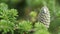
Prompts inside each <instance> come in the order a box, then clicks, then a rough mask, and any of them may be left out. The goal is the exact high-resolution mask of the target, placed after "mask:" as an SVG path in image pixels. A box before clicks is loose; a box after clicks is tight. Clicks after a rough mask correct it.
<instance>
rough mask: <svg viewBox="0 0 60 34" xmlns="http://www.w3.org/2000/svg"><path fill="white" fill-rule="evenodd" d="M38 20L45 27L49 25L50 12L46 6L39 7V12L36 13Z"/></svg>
mask: <svg viewBox="0 0 60 34" xmlns="http://www.w3.org/2000/svg"><path fill="white" fill-rule="evenodd" d="M38 21H40V22H41V23H43V24H44V25H45V26H46V27H47V28H49V25H50V12H49V9H48V8H47V6H44V7H42V8H41V10H40V13H39V14H38Z"/></svg>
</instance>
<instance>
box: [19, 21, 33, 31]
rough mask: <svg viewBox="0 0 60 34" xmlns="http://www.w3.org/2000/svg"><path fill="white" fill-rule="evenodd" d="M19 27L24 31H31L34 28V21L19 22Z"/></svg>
mask: <svg viewBox="0 0 60 34" xmlns="http://www.w3.org/2000/svg"><path fill="white" fill-rule="evenodd" d="M19 29H21V30H23V31H30V30H31V29H32V22H30V21H22V22H20V23H19Z"/></svg>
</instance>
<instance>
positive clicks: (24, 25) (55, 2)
mask: <svg viewBox="0 0 60 34" xmlns="http://www.w3.org/2000/svg"><path fill="white" fill-rule="evenodd" d="M59 1H60V0H0V32H1V31H3V32H2V34H7V32H10V31H11V32H10V33H11V34H15V32H17V33H19V34H25V33H26V34H31V33H29V31H30V30H32V27H33V25H32V23H33V22H32V21H31V22H30V21H28V20H29V19H27V20H25V21H24V20H23V18H21V19H22V22H21V21H20V22H18V20H17V17H18V16H19V14H20V15H22V14H24V13H25V8H26V7H27V6H28V7H30V9H32V10H33V11H34V9H36V12H33V11H32V12H30V13H29V16H30V17H31V19H32V20H33V21H35V19H36V18H37V16H36V14H37V13H38V11H40V8H41V7H42V6H44V5H46V6H47V7H48V8H49V10H50V14H51V23H50V27H49V31H50V32H51V33H52V34H60V28H59V29H58V27H60V2H59ZM1 2H3V3H1ZM5 3H6V4H7V5H6V4H5ZM25 3H26V4H27V5H26V4H25ZM8 7H9V8H8ZM11 8H16V9H17V10H18V12H19V14H18V12H17V10H16V9H11ZM21 8H23V9H21ZM37 8H39V9H37ZM28 9H29V8H28ZM28 9H27V11H28ZM30 9H29V10H30ZM23 10H24V11H23ZM22 11H23V13H21V12H22ZM27 11H26V12H27ZM24 15H25V14H24ZM24 15H23V16H24ZM19 17H21V16H19ZM24 18H25V16H24ZM26 18H27V17H26ZM28 18H29V17H28ZM18 19H19V18H18ZM16 29H18V30H19V31H18V30H17V31H15V30H16ZM33 29H34V30H35V32H33V34H49V32H48V30H47V28H46V27H45V26H44V25H43V24H42V23H39V22H38V23H36V22H35V24H34V28H33ZM14 31H15V32H14Z"/></svg>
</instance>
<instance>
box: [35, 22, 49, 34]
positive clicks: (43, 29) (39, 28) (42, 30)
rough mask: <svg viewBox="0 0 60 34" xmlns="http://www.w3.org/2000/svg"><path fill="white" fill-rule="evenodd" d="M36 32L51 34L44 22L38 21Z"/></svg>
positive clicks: (37, 33)
mask: <svg viewBox="0 0 60 34" xmlns="http://www.w3.org/2000/svg"><path fill="white" fill-rule="evenodd" d="M34 34H49V32H48V30H47V28H46V27H45V26H44V24H42V23H40V22H37V23H35V33H34Z"/></svg>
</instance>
